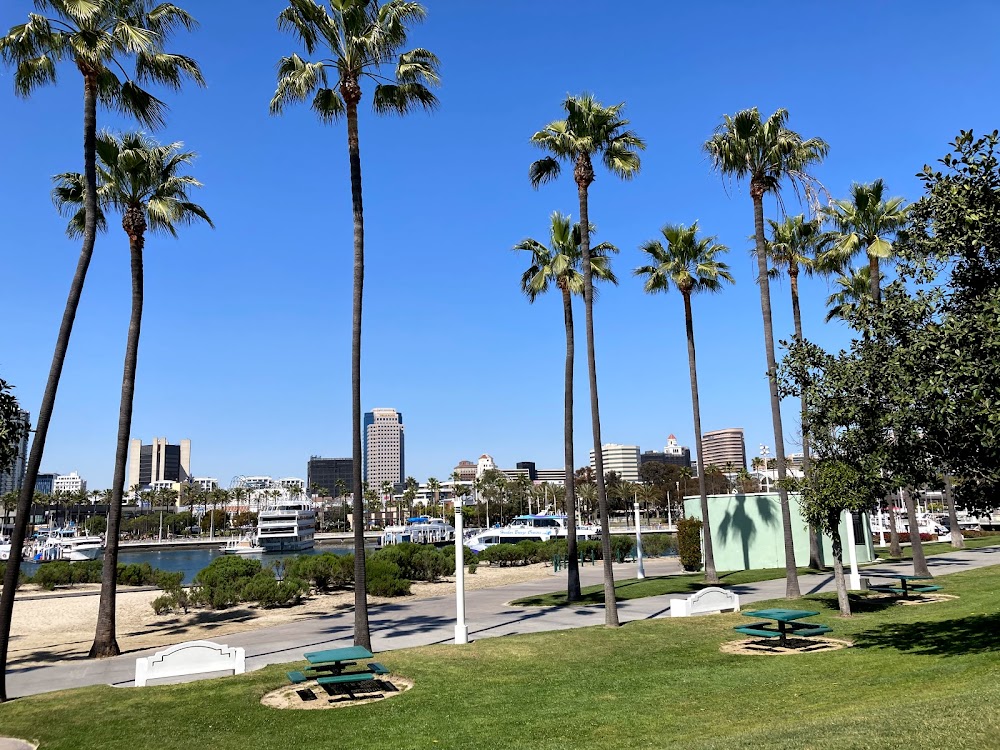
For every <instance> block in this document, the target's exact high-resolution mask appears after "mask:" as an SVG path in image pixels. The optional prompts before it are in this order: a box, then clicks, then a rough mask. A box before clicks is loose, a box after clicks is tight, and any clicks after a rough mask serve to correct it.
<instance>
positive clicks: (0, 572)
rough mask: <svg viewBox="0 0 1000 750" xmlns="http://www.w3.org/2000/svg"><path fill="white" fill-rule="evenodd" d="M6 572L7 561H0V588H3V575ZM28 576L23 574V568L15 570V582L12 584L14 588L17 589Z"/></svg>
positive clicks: (25, 581)
mask: <svg viewBox="0 0 1000 750" xmlns="http://www.w3.org/2000/svg"><path fill="white" fill-rule="evenodd" d="M6 572H7V563H5V562H0V589H2V588H3V577H4V575H5V574H6ZM27 581H28V577H27V576H26V575H25V574H24V571H23V570H19V571H18V572H17V583H15V584H14V590H15V591H17V590H18V589H19V588H21V586H22V585H24V584H25V583H27Z"/></svg>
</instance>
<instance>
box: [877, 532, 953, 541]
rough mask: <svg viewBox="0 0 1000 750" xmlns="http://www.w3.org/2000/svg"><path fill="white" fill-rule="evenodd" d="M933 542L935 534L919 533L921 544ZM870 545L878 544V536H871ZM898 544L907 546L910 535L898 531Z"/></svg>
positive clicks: (886, 539) (935, 538) (887, 538)
mask: <svg viewBox="0 0 1000 750" xmlns="http://www.w3.org/2000/svg"><path fill="white" fill-rule="evenodd" d="M963 533H964V532H963ZM935 540H937V535H936V534H925V533H923V532H921V533H920V541H921V542H933V541H935ZM885 541H886V543H887V544H888V542H889V534H888V532H887V533H886V535H885ZM872 543H873V544H878V543H879V539H878V534H874V535H873V536H872ZM899 543H900V544H909V543H910V534H909V532H907V531H900V532H899Z"/></svg>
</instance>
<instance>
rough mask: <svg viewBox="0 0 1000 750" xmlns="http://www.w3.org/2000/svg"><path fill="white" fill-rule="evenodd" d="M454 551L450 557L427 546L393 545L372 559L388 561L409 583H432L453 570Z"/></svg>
mask: <svg viewBox="0 0 1000 750" xmlns="http://www.w3.org/2000/svg"><path fill="white" fill-rule="evenodd" d="M454 555H455V553H454V549H452V553H451V556H449V555H448V554H447V553H445V552H444V551H443V550H439V549H437V548H436V547H432V546H430V545H428V544H413V543H410V542H404V543H403V544H393V545H391V546H389V547H383V548H382V549H380V550H378V551H377V552H375V553H374V554H373V555H372V557H376V558H379V559H382V560H388V561H389V562H393V563H395V564H396V565H398V566H399V569H400V571H401V576H402V577H403V578H409V579H410V580H411V581H434V580H437V579H438V578H440V577H441V576H445V575H448V574H449V573H451V572H452V571H453V570H454V569H455V558H454Z"/></svg>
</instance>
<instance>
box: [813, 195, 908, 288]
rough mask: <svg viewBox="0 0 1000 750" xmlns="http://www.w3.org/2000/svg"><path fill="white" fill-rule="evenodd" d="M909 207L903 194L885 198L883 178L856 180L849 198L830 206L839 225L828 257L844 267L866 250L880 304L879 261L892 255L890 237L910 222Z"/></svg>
mask: <svg viewBox="0 0 1000 750" xmlns="http://www.w3.org/2000/svg"><path fill="white" fill-rule="evenodd" d="M908 210H909V209H908V207H905V206H904V205H903V199H902V198H889V199H888V200H886V199H885V183H884V182H883V181H882V180H881V179H879V180H875V181H874V182H871V183H867V184H860V183H857V182H856V183H854V184H853V185H851V197H850V199H849V200H839V201H833V202H832V203H831V204H830V207H829V208H827V209H826V212H825V213H826V214H827V216H829V217H830V220H831V221H832V223H833V225H834V227H835V228H836V231H835V232H834V241H833V246H832V247H831V248H830V249H829V250H828V251H827V253H826V261H827V262H829V263H830V264H831V265H836V266H839V267H841V268H842V267H843V266H844V265H846V264H847V262H848V261H850V260H851V258H853V257H854V256H855V255H857V254H858V253H861V252H863V253H864V254H865V255H866V256H867V257H868V282H869V284H870V285H871V299H872V300H874V302H875V304H876V305H878V304H880V303H881V301H882V288H881V283H880V282H881V279H882V275H881V272H880V271H879V261H880V260H886V259H888V258H891V257H892V254H893V247H892V242H891V241H890V240H889V239H888V238H889V237H891V236H893V235H894V234H895V233H896V231H897V230H899V229H900V228H901V227H902V226H903V225H904V224H905V223H906V214H907V212H908Z"/></svg>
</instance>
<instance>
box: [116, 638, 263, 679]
mask: <svg viewBox="0 0 1000 750" xmlns="http://www.w3.org/2000/svg"><path fill="white" fill-rule="evenodd" d="M246 671H247V667H246V650H245V649H242V648H229V647H228V646H225V645H223V644H221V643H212V641H187V642H186V643H178V644H177V645H176V646H171V647H170V648H168V649H165V650H163V651H157V652H156V653H155V654H153V655H152V656H146V657H143V658H140V659H136V660H135V686H136V687H145V685H146V683H147V682H148V681H149V680H158V679H161V678H164V677H185V676H187V675H195V674H205V673H206V672H232V673H233V674H243V673H244V672H246Z"/></svg>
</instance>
